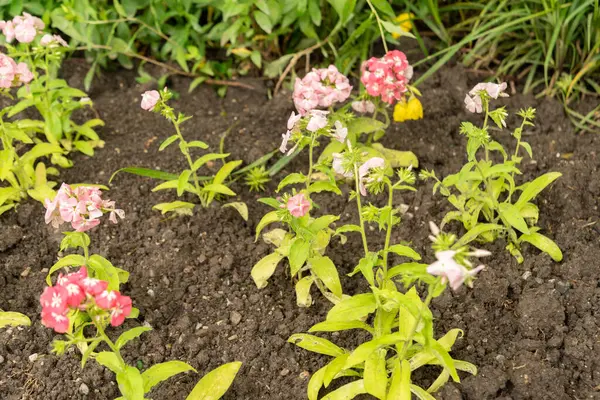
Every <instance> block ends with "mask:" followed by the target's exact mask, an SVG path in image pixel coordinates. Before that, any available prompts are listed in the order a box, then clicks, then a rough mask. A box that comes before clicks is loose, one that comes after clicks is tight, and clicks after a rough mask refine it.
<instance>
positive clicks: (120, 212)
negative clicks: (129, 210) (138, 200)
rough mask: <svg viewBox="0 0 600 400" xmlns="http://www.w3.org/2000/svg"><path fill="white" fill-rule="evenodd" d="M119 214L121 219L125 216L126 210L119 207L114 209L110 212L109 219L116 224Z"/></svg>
mask: <svg viewBox="0 0 600 400" xmlns="http://www.w3.org/2000/svg"><path fill="white" fill-rule="evenodd" d="M117 216H118V217H119V218H121V219H123V218H125V211H123V210H121V209H118V208H117V209H114V210H113V211H111V212H110V215H109V216H108V220H109V221H110V222H112V223H113V224H116V223H117Z"/></svg>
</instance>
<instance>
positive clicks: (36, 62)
mask: <svg viewBox="0 0 600 400" xmlns="http://www.w3.org/2000/svg"><path fill="white" fill-rule="evenodd" d="M39 36H40V35H38V38H37V39H36V41H37V40H39ZM6 49H7V54H8V55H9V56H11V57H12V58H13V59H14V60H15V62H24V63H25V64H27V66H28V68H29V70H30V71H31V72H32V74H33V80H32V81H31V82H30V83H29V84H27V85H24V86H22V87H21V88H20V89H19V90H17V92H16V95H17V100H18V101H16V102H15V103H14V104H12V105H10V106H8V107H5V108H4V109H2V110H1V111H0V140H1V142H2V150H0V182H3V183H4V184H5V185H3V187H0V214H2V213H3V212H5V211H7V210H9V209H11V208H13V207H15V206H16V204H18V202H19V201H20V200H22V199H24V198H26V197H27V196H30V197H32V198H34V199H35V200H38V201H41V202H43V201H44V200H45V199H46V198H50V197H53V195H54V190H53V187H54V186H55V185H56V183H55V182H51V181H48V178H47V175H58V169H57V168H56V167H61V168H68V167H70V166H72V162H71V161H70V160H69V158H68V154H69V153H70V152H72V151H79V152H81V153H84V154H86V155H88V156H93V155H94V148H96V147H102V146H103V145H104V142H103V141H102V140H100V138H99V136H98V134H97V133H96V132H95V130H94V128H95V127H97V126H101V125H104V122H103V121H102V120H100V119H91V120H89V121H86V122H85V123H83V124H81V125H80V124H78V123H76V122H75V121H73V113H74V112H75V111H76V110H79V109H82V108H84V107H91V105H92V102H91V101H90V100H89V99H87V98H86V96H87V95H86V94H85V93H84V92H82V91H81V90H78V89H75V88H72V87H70V86H69V85H68V84H67V82H66V81H65V80H63V79H58V78H57V77H56V76H57V73H58V69H59V67H60V65H61V62H62V59H63V55H64V53H65V51H67V50H68V49H67V48H64V47H61V46H56V45H54V46H39V45H37V44H36V43H32V44H28V43H17V44H16V45H10V44H7V45H6ZM1 94H2V95H5V96H7V97H9V98H10V99H11V100H13V96H12V95H11V93H10V91H9V90H7V89H2V93H1ZM29 108H35V109H36V110H37V111H38V113H39V114H40V115H41V117H42V120H37V119H26V118H23V117H22V116H21V115H22V113H23V112H25V111H28V109H29ZM44 158H45V159H47V161H46V162H44V161H42V160H43V159H44ZM48 161H49V162H50V163H51V164H53V165H55V166H56V167H53V166H52V167H50V166H49V167H47V166H46V165H47V163H48Z"/></svg>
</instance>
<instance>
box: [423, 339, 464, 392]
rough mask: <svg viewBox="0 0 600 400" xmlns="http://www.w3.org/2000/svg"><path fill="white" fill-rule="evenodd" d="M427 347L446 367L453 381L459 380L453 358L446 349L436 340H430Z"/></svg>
mask: <svg viewBox="0 0 600 400" xmlns="http://www.w3.org/2000/svg"><path fill="white" fill-rule="evenodd" d="M429 349H430V350H431V351H432V352H433V354H434V355H435V358H437V359H438V361H439V362H440V363H441V365H442V366H443V367H444V368H446V369H448V372H449V373H450V376H451V377H452V380H454V382H460V378H459V377H458V373H457V372H456V367H455V366H454V360H453V359H452V357H451V356H450V354H448V352H447V351H446V349H445V348H444V347H443V346H442V345H441V344H440V343H439V342H437V341H435V340H432V341H430V342H429Z"/></svg>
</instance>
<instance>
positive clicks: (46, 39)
mask: <svg viewBox="0 0 600 400" xmlns="http://www.w3.org/2000/svg"><path fill="white" fill-rule="evenodd" d="M52 45H57V46H58V45H61V46H63V47H69V44H68V43H67V42H65V40H64V39H63V38H62V37H60V36H59V35H51V34H49V33H47V34H45V35H44V36H42V38H41V39H40V46H52Z"/></svg>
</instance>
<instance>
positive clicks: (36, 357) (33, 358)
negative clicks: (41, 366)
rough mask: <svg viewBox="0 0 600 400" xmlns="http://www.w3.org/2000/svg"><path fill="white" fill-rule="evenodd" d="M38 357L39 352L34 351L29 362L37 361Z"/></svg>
mask: <svg viewBox="0 0 600 400" xmlns="http://www.w3.org/2000/svg"><path fill="white" fill-rule="evenodd" d="M37 359H38V353H33V354H32V355H30V356H29V362H35V360H37Z"/></svg>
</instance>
